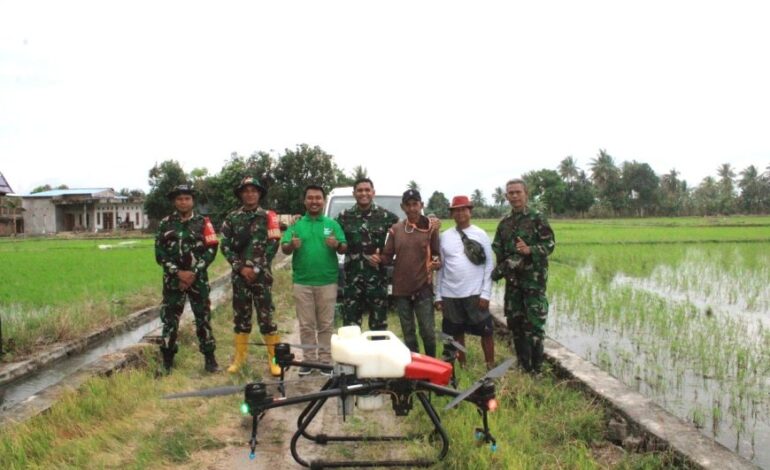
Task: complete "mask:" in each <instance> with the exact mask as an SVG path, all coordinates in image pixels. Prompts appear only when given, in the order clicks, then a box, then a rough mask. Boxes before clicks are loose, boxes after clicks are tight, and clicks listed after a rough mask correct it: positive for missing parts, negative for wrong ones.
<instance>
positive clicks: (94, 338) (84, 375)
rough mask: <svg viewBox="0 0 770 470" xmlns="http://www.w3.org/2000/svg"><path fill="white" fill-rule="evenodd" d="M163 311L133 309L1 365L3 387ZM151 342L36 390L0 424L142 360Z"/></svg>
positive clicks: (220, 281)
mask: <svg viewBox="0 0 770 470" xmlns="http://www.w3.org/2000/svg"><path fill="white" fill-rule="evenodd" d="M229 281H230V273H229V272H228V273H226V274H224V275H222V276H220V277H218V278H217V279H215V280H214V281H212V282H211V287H212V289H214V288H219V287H221V286H224V285H225V284H227V283H229ZM159 314H160V307H157V306H156V307H148V308H144V309H142V310H139V311H136V312H134V313H131V314H130V315H129V316H128V317H126V319H124V320H123V321H121V322H120V323H118V324H116V325H112V326H110V327H107V328H102V329H100V330H97V331H94V332H93V333H91V334H89V335H88V336H85V337H83V338H79V339H77V340H73V341H68V342H66V343H64V344H60V345H56V346H54V347H52V348H50V349H48V350H45V351H43V352H41V353H39V354H38V355H37V356H35V357H33V358H29V359H26V360H24V361H19V362H16V363H10V364H8V365H5V366H3V367H1V368H0V388H2V387H3V385H5V384H9V383H11V382H14V381H17V380H21V379H24V378H25V377H28V376H31V375H33V374H35V373H37V372H39V371H40V370H42V369H44V368H46V367H49V366H52V365H54V364H56V362H57V361H60V360H63V359H66V358H67V357H69V356H72V355H75V354H79V353H81V352H84V351H86V350H88V349H90V348H92V347H95V346H98V345H99V343H101V342H102V341H104V340H106V339H109V338H112V337H113V336H115V335H117V334H120V333H122V332H124V331H127V330H131V329H133V328H136V327H138V326H140V325H142V324H144V323H147V322H149V321H152V320H154V319H155V318H157V317H158V315H159ZM148 346H150V345H149V344H148V343H138V344H136V345H133V346H129V347H127V348H124V349H122V350H121V351H117V352H114V353H111V354H106V355H104V356H102V357H100V358H99V359H97V360H96V361H94V362H93V363H91V364H89V365H87V366H85V367H83V368H82V369H81V370H79V371H77V372H76V373H74V374H72V375H70V376H68V377H66V378H64V379H62V380H61V381H60V382H59V383H57V384H55V385H53V386H51V387H48V388H46V389H45V390H42V391H40V392H38V393H35V394H34V395H32V396H30V397H29V398H27V399H26V400H24V401H22V402H20V403H18V404H16V405H14V406H12V407H10V408H9V409H6V410H2V412H0V427H2V426H4V425H7V424H11V423H18V422H21V421H25V420H27V419H29V418H31V417H33V416H36V415H38V414H40V413H43V412H44V411H46V410H48V409H49V408H50V407H51V406H52V405H53V404H54V403H55V402H56V401H57V400H58V399H59V397H61V395H62V393H63V392H65V391H67V390H74V389H77V388H78V387H79V386H80V385H82V384H83V383H84V382H85V381H86V380H88V379H89V378H90V377H93V376H95V375H100V376H109V375H110V374H112V372H113V371H115V370H119V369H122V368H124V367H128V366H131V365H134V364H137V363H140V362H142V361H143V355H142V352H143V350H144V349H145V348H147V347H148Z"/></svg>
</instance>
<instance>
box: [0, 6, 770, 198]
mask: <svg viewBox="0 0 770 470" xmlns="http://www.w3.org/2000/svg"><path fill="white" fill-rule="evenodd" d="M768 24H770V3H768V2H762V1H756V2H749V1H732V2H711V1H655V0H652V1H645V2H626V1H591V0H586V1H580V2H575V1H542V2H532V1H529V2H517V1H499V2H498V1H473V2H470V1H468V2H457V1H451V0H444V1H422V0H421V1H415V0H411V1H399V0H389V1H382V2H380V1H360V0H359V1H325V2H320V1H270V2H262V1H247V2H227V1H223V2H216V3H215V2H196V1H157V0H155V1H143V0H134V1H130V2H129V1H122V2H119V1H109V2H105V1H93V2H91V1H78V0H68V1H67V2H61V1H35V0H23V1H9V0H0V172H2V173H3V174H4V175H5V177H6V179H7V180H8V182H9V183H10V185H11V187H12V188H13V189H14V190H15V192H16V193H17V194H24V193H27V192H29V191H30V190H32V189H33V188H34V187H36V186H38V185H43V184H51V185H52V186H57V185H59V184H67V185H68V186H69V187H71V188H77V187H81V188H85V187H113V188H115V189H120V188H124V187H125V188H140V189H144V190H147V189H149V188H148V183H147V179H148V177H147V174H148V171H149V169H150V168H151V167H152V166H153V165H154V164H155V163H157V162H162V161H164V160H167V159H175V160H177V161H179V162H180V163H181V164H182V166H183V167H184V169H185V170H187V171H190V170H192V169H193V168H200V167H205V168H207V169H208V170H209V172H210V173H212V174H214V173H217V172H218V171H219V170H220V169H221V167H222V165H223V164H224V163H225V161H226V160H227V159H228V158H229V157H230V155H231V153H232V152H237V153H239V154H241V155H250V154H251V153H252V152H254V151H257V150H264V151H273V152H274V153H275V154H276V155H278V154H280V153H283V151H284V149H287V148H290V149H293V148H295V146H296V145H297V144H300V143H307V144H309V145H311V146H314V145H318V146H320V147H321V148H323V149H324V150H325V151H327V152H328V153H330V154H332V155H334V160H335V162H336V163H337V165H338V166H339V167H341V168H342V169H343V170H344V171H345V172H346V173H350V172H351V171H352V169H353V168H354V167H355V166H357V165H362V166H363V167H365V168H366V169H367V171H368V173H369V176H370V177H371V178H372V179H373V180H374V181H375V185H376V186H377V187H379V188H382V187H387V188H394V189H396V188H397V189H399V190H402V189H405V187H406V184H407V183H408V182H409V181H410V180H414V181H416V182H417V183H418V184H419V185H420V187H421V188H422V190H423V192H427V193H428V194H430V192H432V191H434V190H439V191H442V192H444V193H445V194H446V195H447V197H450V198H451V197H452V196H453V195H456V194H470V193H471V192H472V191H473V190H474V189H477V188H478V189H481V190H482V192H483V193H484V194H485V195H486V197H487V199H488V200H491V192H492V191H493V189H494V188H495V187H497V186H503V185H504V183H505V181H507V180H508V179H510V178H513V177H517V176H520V175H522V174H523V173H526V172H528V171H531V170H537V169H541V168H550V169H556V168H557V167H558V164H559V162H560V161H561V160H562V159H564V158H565V157H567V156H572V157H574V158H576V159H577V161H578V166H579V167H580V168H582V169H584V170H586V171H587V172H588V171H589V164H590V161H591V159H593V158H595V157H596V155H597V154H598V151H599V149H605V150H606V151H607V152H608V153H609V154H610V155H612V156H613V157H614V159H615V161H616V163H617V164H618V165H620V163H621V162H623V161H631V160H636V161H640V162H646V163H649V164H650V166H652V168H653V169H654V170H655V171H656V172H657V173H659V174H663V173H667V172H668V171H669V170H671V169H672V168H674V169H676V170H677V171H679V172H680V173H681V177H683V178H685V179H686V180H687V181H688V183H689V184H690V185H691V186H693V185H697V183H698V182H700V180H701V179H703V178H704V177H705V176H708V175H715V174H716V169H717V167H718V166H719V165H720V164H722V163H731V164H732V165H733V167H734V168H735V169H736V172H739V171H740V170H742V169H744V168H745V167H747V166H748V165H756V166H757V167H758V168H759V169H760V171H764V170H765V168H766V167H768V166H770V60H768V57H770V27H768V26H767V25H768ZM426 196H427V194H426Z"/></svg>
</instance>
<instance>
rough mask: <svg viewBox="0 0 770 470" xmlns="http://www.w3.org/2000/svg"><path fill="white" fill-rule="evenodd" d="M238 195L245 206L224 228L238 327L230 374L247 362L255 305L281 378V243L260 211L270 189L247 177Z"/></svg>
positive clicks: (270, 356)
mask: <svg viewBox="0 0 770 470" xmlns="http://www.w3.org/2000/svg"><path fill="white" fill-rule="evenodd" d="M234 192H235V195H236V196H237V197H238V198H239V199H240V200H241V203H242V204H243V205H242V206H241V207H240V208H238V209H236V210H234V211H232V212H230V213H229V214H228V215H227V217H225V221H224V223H223V224H222V254H223V255H224V256H225V258H227V261H228V262H229V263H230V265H231V266H232V275H231V279H232V284H233V313H234V320H233V322H234V324H235V328H234V331H235V357H234V359H233V363H232V364H231V365H230V367H229V368H228V369H227V371H228V372H230V373H236V372H238V371H239V370H240V369H241V366H243V364H244V363H245V362H246V356H247V349H248V342H249V333H251V312H252V305H253V306H254V307H255V308H256V310H257V321H258V322H259V331H260V333H262V338H263V339H264V340H265V343H266V344H267V345H268V347H267V349H268V361H269V363H270V372H271V374H273V375H274V376H279V375H281V368H280V367H279V366H278V365H277V364H274V361H273V357H274V351H275V344H277V343H278V342H279V341H280V337H279V335H278V332H277V326H276V324H275V323H273V311H274V310H275V307H274V306H273V299H272V295H271V288H272V286H273V274H272V272H271V267H270V265H271V263H272V261H273V257H274V256H275V253H276V251H277V249H278V240H277V239H275V240H270V239H268V234H267V212H266V211H265V210H264V209H262V208H260V207H259V201H261V200H263V199H264V198H265V196H266V195H267V189H265V188H264V187H263V186H262V185H261V184H259V182H258V181H257V179H256V178H253V177H251V176H247V177H245V178H243V180H241V183H240V184H239V185H238V186H237V187H236V188H235V191H234Z"/></svg>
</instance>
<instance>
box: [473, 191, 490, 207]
mask: <svg viewBox="0 0 770 470" xmlns="http://www.w3.org/2000/svg"><path fill="white" fill-rule="evenodd" d="M471 202H472V203H473V205H474V207H484V206H486V205H487V201H486V200H485V199H484V193H482V192H481V190H480V189H474V190H473V193H472V194H471Z"/></svg>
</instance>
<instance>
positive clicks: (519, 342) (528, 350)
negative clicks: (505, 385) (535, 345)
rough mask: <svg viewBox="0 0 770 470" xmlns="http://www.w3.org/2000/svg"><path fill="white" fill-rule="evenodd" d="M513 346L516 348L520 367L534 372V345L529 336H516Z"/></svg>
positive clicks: (525, 370)
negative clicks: (528, 338) (531, 343)
mask: <svg viewBox="0 0 770 470" xmlns="http://www.w3.org/2000/svg"><path fill="white" fill-rule="evenodd" d="M513 347H514V348H515V349H516V358H517V360H518V363H519V367H520V368H521V369H522V370H523V371H524V372H532V346H531V345H530V344H529V341H527V338H514V339H513Z"/></svg>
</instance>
